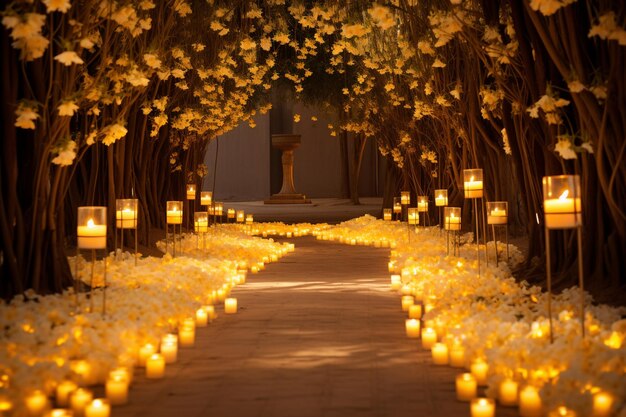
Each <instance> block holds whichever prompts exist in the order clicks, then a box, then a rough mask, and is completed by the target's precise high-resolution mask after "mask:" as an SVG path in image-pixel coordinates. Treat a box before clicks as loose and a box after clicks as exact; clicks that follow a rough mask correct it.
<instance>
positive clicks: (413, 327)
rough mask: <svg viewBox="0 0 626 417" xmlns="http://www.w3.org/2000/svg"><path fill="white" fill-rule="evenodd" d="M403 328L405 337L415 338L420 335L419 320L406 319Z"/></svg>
mask: <svg viewBox="0 0 626 417" xmlns="http://www.w3.org/2000/svg"><path fill="white" fill-rule="evenodd" d="M404 328H405V331H406V335H407V337H410V338H413V339H417V338H419V337H420V321H419V320H416V319H406V320H405V321H404Z"/></svg>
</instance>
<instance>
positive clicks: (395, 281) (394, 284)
mask: <svg viewBox="0 0 626 417" xmlns="http://www.w3.org/2000/svg"><path fill="white" fill-rule="evenodd" d="M400 288H402V277H401V276H400V275H398V274H394V275H392V276H391V289H392V290H394V291H398V290H399V289H400Z"/></svg>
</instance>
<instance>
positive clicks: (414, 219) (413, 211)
mask: <svg viewBox="0 0 626 417" xmlns="http://www.w3.org/2000/svg"><path fill="white" fill-rule="evenodd" d="M406 224H407V229H408V232H409V243H411V226H413V227H414V228H417V226H419V224H420V214H419V211H418V209H417V208H416V207H409V208H408V209H407V222H406Z"/></svg>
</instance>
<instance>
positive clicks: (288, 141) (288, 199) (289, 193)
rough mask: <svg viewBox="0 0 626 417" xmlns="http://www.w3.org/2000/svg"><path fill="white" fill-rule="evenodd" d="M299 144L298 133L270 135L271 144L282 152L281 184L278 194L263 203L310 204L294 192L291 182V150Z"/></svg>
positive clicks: (302, 196) (309, 201)
mask: <svg viewBox="0 0 626 417" xmlns="http://www.w3.org/2000/svg"><path fill="white" fill-rule="evenodd" d="M299 145H300V135H294V134H281V135H272V146H273V147H274V148H276V149H280V150H281V151H282V152H283V156H282V165H283V186H282V188H281V189H280V192H279V193H278V194H274V195H272V196H271V197H270V198H269V200H265V204H310V203H311V200H309V199H308V198H306V196H305V195H304V194H300V193H297V192H296V188H295V186H294V183H293V151H294V149H296V148H297V147H298V146H299Z"/></svg>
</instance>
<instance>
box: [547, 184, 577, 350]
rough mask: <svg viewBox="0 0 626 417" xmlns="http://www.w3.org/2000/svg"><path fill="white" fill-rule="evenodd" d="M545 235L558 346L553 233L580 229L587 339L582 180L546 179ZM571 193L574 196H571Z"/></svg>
mask: <svg viewBox="0 0 626 417" xmlns="http://www.w3.org/2000/svg"><path fill="white" fill-rule="evenodd" d="M542 182H543V205H544V216H545V222H544V231H545V239H546V242H545V245H546V275H547V287H548V288H547V289H548V316H549V322H550V342H554V333H553V325H552V271H551V262H550V229H576V244H577V250H578V286H579V288H580V325H581V334H582V337H583V339H584V338H585V288H584V276H583V258H582V249H583V239H582V210H581V209H582V204H581V203H582V201H581V192H580V176H578V175H557V176H549V177H543V181H542ZM570 192H571V194H572V195H571V196H570Z"/></svg>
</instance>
